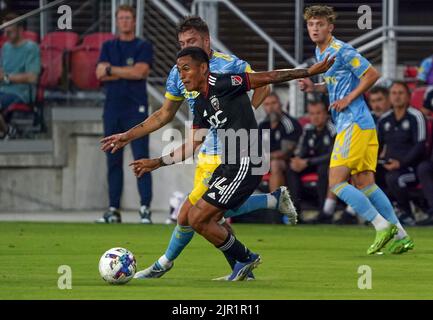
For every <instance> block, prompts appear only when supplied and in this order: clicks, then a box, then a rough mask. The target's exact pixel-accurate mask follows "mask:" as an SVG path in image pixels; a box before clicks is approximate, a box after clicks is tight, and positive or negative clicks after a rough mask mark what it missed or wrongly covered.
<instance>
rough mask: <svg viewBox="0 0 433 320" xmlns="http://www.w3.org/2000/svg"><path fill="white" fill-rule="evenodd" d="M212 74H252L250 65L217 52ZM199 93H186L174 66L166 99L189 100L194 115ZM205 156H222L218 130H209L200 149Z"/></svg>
mask: <svg viewBox="0 0 433 320" xmlns="http://www.w3.org/2000/svg"><path fill="white" fill-rule="evenodd" d="M209 67H210V72H212V73H243V72H252V70H251V67H250V65H249V64H248V63H247V62H245V61H243V60H241V59H239V58H238V57H236V56H234V55H228V54H224V53H221V52H217V51H212V57H211V59H210V60H209ZM198 95H199V93H198V92H197V91H193V92H188V91H186V89H185V87H184V85H183V83H182V80H181V79H180V76H179V71H178V70H177V66H174V67H173V68H172V69H171V71H170V74H169V75H168V78H167V82H166V92H165V97H166V98H167V99H169V100H172V101H183V100H184V99H187V101H188V105H189V107H190V110H191V112H192V113H193V114H194V104H195V101H196V100H195V99H196V98H197V96H198ZM200 152H202V153H205V154H212V155H213V154H221V146H220V144H219V143H218V136H217V132H216V129H212V128H211V129H209V133H208V134H207V136H206V139H205V141H204V142H203V145H202V147H201V149H200Z"/></svg>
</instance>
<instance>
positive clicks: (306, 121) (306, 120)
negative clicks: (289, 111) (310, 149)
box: [298, 116, 310, 127]
mask: <svg viewBox="0 0 433 320" xmlns="http://www.w3.org/2000/svg"><path fill="white" fill-rule="evenodd" d="M298 122H299V124H300V125H301V126H302V127H305V125H307V124H309V123H310V118H309V117H308V116H303V117H300V118H299V119H298Z"/></svg>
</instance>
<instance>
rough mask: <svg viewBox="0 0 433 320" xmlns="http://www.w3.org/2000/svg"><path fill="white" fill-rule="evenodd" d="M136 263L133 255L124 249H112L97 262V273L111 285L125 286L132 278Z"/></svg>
mask: <svg viewBox="0 0 433 320" xmlns="http://www.w3.org/2000/svg"><path fill="white" fill-rule="evenodd" d="M136 271H137V262H136V260H135V257H134V255H133V254H132V252H130V251H129V250H127V249H124V248H112V249H110V250H108V251H106V252H105V253H104V254H103V255H102V257H101V259H100V260H99V273H100V275H101V277H102V279H104V280H105V281H107V282H108V283H111V284H125V283H127V282H128V281H129V280H131V279H132V277H134V274H135V272H136Z"/></svg>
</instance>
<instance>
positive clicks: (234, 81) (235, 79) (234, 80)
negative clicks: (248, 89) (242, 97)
mask: <svg viewBox="0 0 433 320" xmlns="http://www.w3.org/2000/svg"><path fill="white" fill-rule="evenodd" d="M231 78H232V86H240V85H242V81H243V80H242V77H241V76H231Z"/></svg>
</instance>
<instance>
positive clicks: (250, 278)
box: [212, 272, 256, 281]
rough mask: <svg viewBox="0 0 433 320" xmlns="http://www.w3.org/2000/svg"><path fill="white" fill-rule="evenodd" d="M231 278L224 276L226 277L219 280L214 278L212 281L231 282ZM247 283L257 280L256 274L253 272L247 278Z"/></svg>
mask: <svg viewBox="0 0 433 320" xmlns="http://www.w3.org/2000/svg"><path fill="white" fill-rule="evenodd" d="M229 278H230V274H228V275H226V276H224V277H219V278H214V279H212V281H229ZM246 280H247V281H252V280H256V277H255V276H254V274H253V273H252V272H250V273H249V274H248V276H247V279H246Z"/></svg>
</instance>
